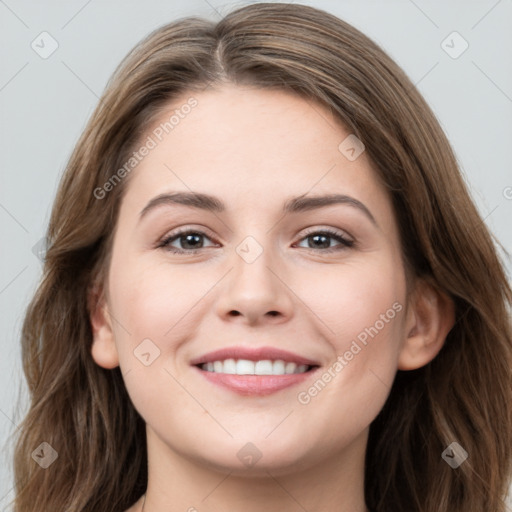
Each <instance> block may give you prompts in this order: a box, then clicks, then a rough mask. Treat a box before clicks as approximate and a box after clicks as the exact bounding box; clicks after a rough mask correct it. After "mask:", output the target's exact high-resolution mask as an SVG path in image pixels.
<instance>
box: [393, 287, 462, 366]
mask: <svg viewBox="0 0 512 512" xmlns="http://www.w3.org/2000/svg"><path fill="white" fill-rule="evenodd" d="M407 310H408V311H407V319H406V330H405V334H406V336H407V337H406V339H405V341H404V343H403V345H402V348H401V350H400V354H399V358H398V369H399V370H415V369H417V368H421V367H422V366H425V365H426V364H427V363H429V362H430V361H432V359H434V357H436V355H437V354H438V353H439V351H440V350H441V348H442V347H443V345H444V342H445V340H446V336H447V335H448V333H449V332H450V329H451V328H452V327H453V325H454V324H455V304H454V302H453V300H452V299H451V298H450V297H448V296H447V295H446V294H444V293H443V292H441V291H440V290H438V289H437V288H435V287H434V286H432V285H431V284H429V283H427V282H426V281H424V280H422V279H419V280H418V281H417V282H416V287H415V290H414V292H413V294H412V296H411V299H410V302H409V305H408V308H407Z"/></svg>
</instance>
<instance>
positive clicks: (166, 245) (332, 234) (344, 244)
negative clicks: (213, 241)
mask: <svg viewBox="0 0 512 512" xmlns="http://www.w3.org/2000/svg"><path fill="white" fill-rule="evenodd" d="M184 235H200V236H205V237H206V238H210V237H209V236H208V235H207V234H206V233H204V232H203V231H200V230H195V229H186V228H185V229H182V230H179V231H176V232H174V233H171V234H170V235H169V236H167V237H165V238H164V239H163V240H162V241H161V242H160V243H159V244H158V246H157V247H158V248H162V249H165V250H166V251H169V252H171V253H173V254H196V253H198V252H199V251H202V250H203V249H206V247H201V248H199V249H176V248H175V247H171V246H170V243H171V242H173V241H174V240H178V239H179V238H181V237H183V236H184ZM312 235H326V236H327V237H329V238H334V239H335V240H337V241H338V242H340V243H341V246H335V247H330V248H328V249H319V250H320V251H321V252H324V253H332V252H337V251H341V250H344V249H349V248H351V247H354V246H355V242H354V241H353V240H349V239H347V238H345V237H344V236H343V235H342V234H341V233H339V232H338V231H333V230H331V229H320V230H314V231H313V230H312V231H309V232H307V233H305V234H304V236H303V237H302V238H301V239H300V240H304V239H306V238H309V237H311V236H312ZM303 249H304V247H303ZM305 249H309V250H310V251H316V250H317V249H315V248H312V247H308V248H305Z"/></svg>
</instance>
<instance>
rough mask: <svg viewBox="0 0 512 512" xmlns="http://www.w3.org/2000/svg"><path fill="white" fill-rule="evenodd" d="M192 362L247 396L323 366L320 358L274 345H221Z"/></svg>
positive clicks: (205, 374) (275, 388) (209, 377)
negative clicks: (257, 346)
mask: <svg viewBox="0 0 512 512" xmlns="http://www.w3.org/2000/svg"><path fill="white" fill-rule="evenodd" d="M191 365H192V366H193V367H194V368H196V369H197V371H198V372H199V373H200V375H202V376H203V377H204V378H206V379H207V380H208V381H209V382H211V383H213V384H217V385H219V386H221V387H223V388H225V389H226V388H227V389H229V390H230V391H233V392H235V393H237V394H241V395H246V396H250V395H268V394H271V393H274V392H276V391H279V390H281V389H284V388H288V387H290V386H293V385H297V384H299V383H301V382H303V381H304V380H305V379H307V378H309V376H310V375H311V374H312V373H314V372H315V371H316V370H317V369H318V368H319V367H320V365H319V364H318V363H317V362H316V361H313V360H310V359H307V358H304V357H302V356H299V355H297V354H294V353H292V352H286V351H283V350H280V349H275V348H272V347H263V348H252V349H249V348H246V347H233V348H228V349H221V350H218V351H215V352H211V353H209V354H206V355H204V356H201V357H199V358H196V359H195V360H193V361H191Z"/></svg>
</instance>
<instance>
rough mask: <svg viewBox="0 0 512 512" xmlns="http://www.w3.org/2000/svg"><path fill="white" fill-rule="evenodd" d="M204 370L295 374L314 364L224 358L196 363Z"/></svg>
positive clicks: (310, 367) (303, 371) (242, 373)
mask: <svg viewBox="0 0 512 512" xmlns="http://www.w3.org/2000/svg"><path fill="white" fill-rule="evenodd" d="M196 366H197V367H198V368H200V369H201V370H203V371H205V372H211V373H224V374H227V375H295V374H299V373H306V372H309V371H311V370H312V369H313V368H317V366H314V365H308V364H301V365H297V363H294V362H292V361H284V360H282V359H277V360H275V361H273V360H271V359H263V360H260V361H250V360H249V359H238V360H236V359H225V360H223V361H222V360H218V361H213V362H208V363H202V364H198V365H196Z"/></svg>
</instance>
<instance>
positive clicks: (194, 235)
mask: <svg viewBox="0 0 512 512" xmlns="http://www.w3.org/2000/svg"><path fill="white" fill-rule="evenodd" d="M200 237H201V235H199V234H197V233H195V234H189V235H185V236H183V237H182V238H183V239H185V244H184V245H185V246H186V245H187V244H188V245H190V244H189V242H190V240H191V239H192V238H195V240H196V242H197V241H198V239H199V238H200ZM191 247H192V249H196V248H197V245H193V244H192V246H191Z"/></svg>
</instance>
